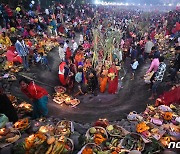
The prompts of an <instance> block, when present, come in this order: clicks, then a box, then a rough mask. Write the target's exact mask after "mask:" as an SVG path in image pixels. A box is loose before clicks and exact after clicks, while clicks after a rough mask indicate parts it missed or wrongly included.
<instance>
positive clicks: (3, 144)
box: [0, 130, 21, 149]
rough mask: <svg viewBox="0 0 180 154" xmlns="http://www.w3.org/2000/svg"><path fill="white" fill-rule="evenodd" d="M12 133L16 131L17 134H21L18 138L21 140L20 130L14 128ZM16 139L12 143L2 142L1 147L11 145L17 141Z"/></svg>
mask: <svg viewBox="0 0 180 154" xmlns="http://www.w3.org/2000/svg"><path fill="white" fill-rule="evenodd" d="M11 133H16V134H17V135H19V138H18V139H17V140H19V139H20V138H21V133H20V131H18V130H12V131H11ZM17 140H16V141H17ZM16 141H14V142H11V143H0V149H2V148H4V147H6V146H9V145H11V144H13V143H15V142H16Z"/></svg>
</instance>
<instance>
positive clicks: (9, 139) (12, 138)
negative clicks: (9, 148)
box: [6, 135, 19, 143]
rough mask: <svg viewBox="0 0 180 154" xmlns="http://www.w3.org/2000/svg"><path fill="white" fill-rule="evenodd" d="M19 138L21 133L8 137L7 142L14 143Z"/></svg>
mask: <svg viewBox="0 0 180 154" xmlns="http://www.w3.org/2000/svg"><path fill="white" fill-rule="evenodd" d="M18 139H19V135H15V136H14V137H11V138H8V139H6V141H7V142H9V143H12V142H15V141H17V140H18Z"/></svg>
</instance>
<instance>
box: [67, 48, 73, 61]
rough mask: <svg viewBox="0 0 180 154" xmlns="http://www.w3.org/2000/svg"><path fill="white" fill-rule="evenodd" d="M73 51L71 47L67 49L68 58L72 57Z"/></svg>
mask: <svg viewBox="0 0 180 154" xmlns="http://www.w3.org/2000/svg"><path fill="white" fill-rule="evenodd" d="M71 55H72V53H71V50H70V48H69V47H67V49H66V59H69V58H70V57H71Z"/></svg>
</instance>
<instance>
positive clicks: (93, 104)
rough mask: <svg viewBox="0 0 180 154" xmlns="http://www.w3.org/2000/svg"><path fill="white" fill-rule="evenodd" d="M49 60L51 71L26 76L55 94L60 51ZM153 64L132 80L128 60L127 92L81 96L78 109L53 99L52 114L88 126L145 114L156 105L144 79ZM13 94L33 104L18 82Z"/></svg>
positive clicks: (37, 69) (34, 69) (36, 70)
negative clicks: (106, 120) (99, 121)
mask: <svg viewBox="0 0 180 154" xmlns="http://www.w3.org/2000/svg"><path fill="white" fill-rule="evenodd" d="M48 60H49V63H50V67H51V68H52V71H51V72H49V71H48V70H44V69H42V68H41V66H38V67H37V66H34V67H33V66H32V67H31V71H30V72H28V73H24V74H25V75H26V76H29V77H31V78H34V79H36V80H37V81H40V82H42V83H44V84H47V85H49V86H47V85H44V84H40V83H37V84H39V85H41V86H43V87H44V88H46V89H47V90H48V92H49V94H50V95H52V94H53V93H54V89H53V87H54V86H58V85H60V82H59V79H58V65H59V62H60V61H59V56H58V50H57V48H55V49H54V50H52V51H51V52H50V53H49V54H48ZM149 65H150V64H149V63H147V64H144V65H143V66H140V67H139V68H138V70H137V72H136V75H135V80H130V77H131V69H130V60H129V59H127V61H126V62H125V66H126V67H125V69H126V71H127V74H126V76H125V79H124V80H123V89H120V90H119V94H116V95H110V94H108V93H105V94H100V93H99V94H98V96H93V95H90V94H88V95H86V96H80V97H79V99H80V100H81V103H80V104H79V105H78V106H77V107H76V108H71V107H68V106H60V105H58V104H56V103H54V102H53V101H52V100H50V101H49V104H48V107H49V115H53V116H57V117H60V118H65V119H69V120H73V121H76V122H80V123H88V122H92V121H95V120H97V119H98V118H107V119H109V120H110V121H114V120H120V119H121V118H125V116H126V115H127V114H128V113H129V112H130V111H137V112H142V111H144V109H145V108H146V106H147V104H151V103H154V101H149V100H148V98H149V97H150V95H151V92H150V91H148V88H149V87H148V86H147V85H146V84H145V83H144V81H143V78H142V76H143V75H144V73H145V72H146V71H147V69H148V67H149ZM164 90H167V87H166V86H165V83H162V85H161V86H160V87H159V94H161V93H162V92H163V91H164ZM11 92H12V94H14V95H15V96H17V97H19V98H22V99H24V100H26V101H29V100H28V99H27V97H26V96H24V95H23V94H22V93H21V91H20V88H19V84H18V82H15V83H13V85H12V88H11Z"/></svg>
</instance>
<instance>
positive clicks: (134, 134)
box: [121, 133, 145, 152]
mask: <svg viewBox="0 0 180 154" xmlns="http://www.w3.org/2000/svg"><path fill="white" fill-rule="evenodd" d="M128 135H130V136H132V137H134V138H141V139H142V137H141V136H140V135H139V134H137V133H130V134H128ZM126 136H127V135H126ZM126 136H125V137H124V138H123V139H122V141H121V146H122V147H124V144H125V142H126V140H125V139H126ZM144 148H145V143H144V141H143V139H142V149H141V150H140V151H141V152H142V151H143V150H144ZM124 149H127V148H126V147H124ZM127 150H130V151H131V150H137V149H134V145H132V146H131V148H129V149H127Z"/></svg>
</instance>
